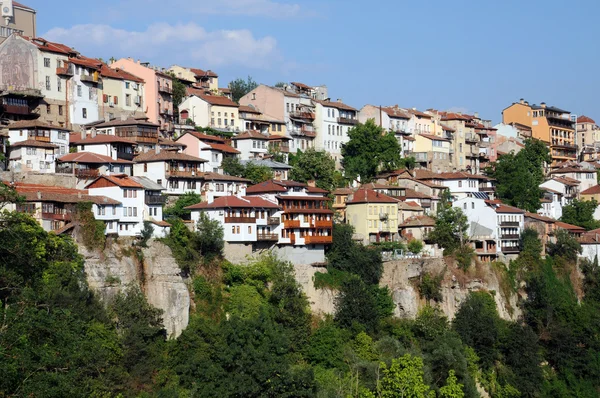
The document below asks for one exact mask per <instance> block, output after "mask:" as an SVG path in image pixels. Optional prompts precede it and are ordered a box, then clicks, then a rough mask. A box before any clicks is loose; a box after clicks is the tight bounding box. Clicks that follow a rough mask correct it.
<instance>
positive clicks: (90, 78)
mask: <svg viewBox="0 0 600 398" xmlns="http://www.w3.org/2000/svg"><path fill="white" fill-rule="evenodd" d="M79 78H80V79H81V81H82V82H86V83H92V84H98V83H100V81H102V79H101V78H100V77H99V76H98V74H97V73H94V74H93V75H81V76H80V77H79Z"/></svg>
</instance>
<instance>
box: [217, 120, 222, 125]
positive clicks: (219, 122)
mask: <svg viewBox="0 0 600 398" xmlns="http://www.w3.org/2000/svg"><path fill="white" fill-rule="evenodd" d="M217 124H218V125H219V126H220V125H221V118H218V119H217Z"/></svg>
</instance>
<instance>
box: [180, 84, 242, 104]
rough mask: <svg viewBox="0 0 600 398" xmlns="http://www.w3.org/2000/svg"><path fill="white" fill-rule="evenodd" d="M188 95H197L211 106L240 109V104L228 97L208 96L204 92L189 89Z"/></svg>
mask: <svg viewBox="0 0 600 398" xmlns="http://www.w3.org/2000/svg"><path fill="white" fill-rule="evenodd" d="M186 93H187V95H195V96H196V97H198V98H201V99H202V100H204V101H206V102H208V103H209V104H211V105H217V106H230V107H235V108H237V107H239V105H238V104H236V103H235V102H233V101H232V100H230V99H229V98H227V97H224V96H222V95H207V94H205V91H204V90H200V89H196V88H189V87H188V89H187V90H186Z"/></svg>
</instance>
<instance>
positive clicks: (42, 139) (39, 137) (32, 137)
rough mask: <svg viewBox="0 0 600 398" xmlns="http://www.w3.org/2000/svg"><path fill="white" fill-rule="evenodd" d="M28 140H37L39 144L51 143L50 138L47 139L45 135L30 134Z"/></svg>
mask: <svg viewBox="0 0 600 398" xmlns="http://www.w3.org/2000/svg"><path fill="white" fill-rule="evenodd" d="M28 138H29V139H30V140H35V141H39V142H50V137H45V136H43V135H35V134H29V137H28Z"/></svg>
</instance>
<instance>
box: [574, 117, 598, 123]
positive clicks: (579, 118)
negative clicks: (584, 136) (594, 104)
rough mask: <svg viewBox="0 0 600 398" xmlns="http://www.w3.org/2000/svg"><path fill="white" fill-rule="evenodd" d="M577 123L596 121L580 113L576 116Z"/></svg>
mask: <svg viewBox="0 0 600 398" xmlns="http://www.w3.org/2000/svg"><path fill="white" fill-rule="evenodd" d="M577 123H593V124H596V122H595V121H594V119H592V118H591V117H588V116H585V115H581V116H579V117H578V118H577Z"/></svg>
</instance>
